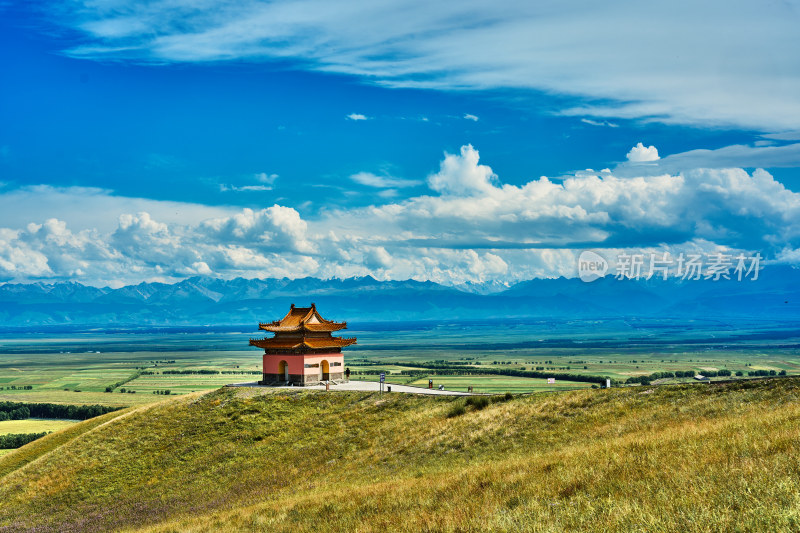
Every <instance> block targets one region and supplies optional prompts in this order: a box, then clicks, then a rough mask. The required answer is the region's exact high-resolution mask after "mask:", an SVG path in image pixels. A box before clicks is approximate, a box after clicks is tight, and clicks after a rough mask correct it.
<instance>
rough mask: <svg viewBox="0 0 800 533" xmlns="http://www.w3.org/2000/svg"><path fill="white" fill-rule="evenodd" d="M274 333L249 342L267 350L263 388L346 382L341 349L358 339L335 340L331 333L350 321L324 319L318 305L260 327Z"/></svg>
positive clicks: (293, 308) (292, 307) (291, 309)
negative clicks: (264, 386) (275, 385)
mask: <svg viewBox="0 0 800 533" xmlns="http://www.w3.org/2000/svg"><path fill="white" fill-rule="evenodd" d="M258 327H259V329H263V330H264V331H269V332H272V333H274V334H275V336H274V337H267V338H264V339H250V346H258V347H259V348H263V349H264V370H263V379H262V380H261V382H260V383H261V384H262V385H271V384H280V385H284V384H292V385H316V384H318V383H320V382H323V381H338V380H343V379H344V356H343V355H342V348H343V347H345V346H350V345H351V344H355V342H356V339H355V338H350V339H345V338H342V337H334V336H333V335H331V333H332V332H334V331H338V330H340V329H346V328H347V322H332V321H330V320H325V319H324V318H322V316H320V314H319V313H318V312H317V308H316V306H315V305H314V304H313V303H312V304H311V307H295V306H294V304H292V306H291V308H290V309H289V312H288V313H287V314H286V316H285V317H283V318H282V319H281V320H276V321H274V322H267V323H263V324H259V325H258Z"/></svg>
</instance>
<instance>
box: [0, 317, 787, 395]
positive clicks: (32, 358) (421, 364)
mask: <svg viewBox="0 0 800 533" xmlns="http://www.w3.org/2000/svg"><path fill="white" fill-rule="evenodd" d="M350 326H351V329H350V330H348V331H347V332H346V333H347V335H352V336H356V337H358V344H357V345H355V346H352V347H350V348H348V349H346V350H345V364H346V365H347V367H349V368H350V370H351V372H352V378H353V379H365V380H376V379H377V378H378V374H379V373H380V372H385V373H386V374H387V376H386V377H387V381H388V382H389V383H402V384H409V385H416V386H427V382H428V379H433V380H434V384H435V385H436V386H438V385H439V384H442V385H444V386H445V387H446V388H448V389H453V390H466V389H467V387H469V386H472V387H474V391H475V392H491V393H495V392H505V391H510V392H538V391H546V390H563V389H566V388H585V387H590V386H591V383H586V382H581V381H572V380H569V379H557V380H556V383H555V384H548V383H547V380H546V379H544V378H531V377H521V376H514V375H508V374H513V373H514V372H519V371H540V372H547V373H554V374H570V375H577V376H584V377H595V378H600V377H608V378H611V379H612V380H615V381H617V382H624V381H625V380H627V379H629V378H631V377H636V376H648V375H650V374H652V373H654V372H674V371H691V372H692V373H694V372H697V373H703V372H708V371H714V370H729V371H731V373H732V374H734V376H735V373H736V372H741V373H742V374H743V377H747V374H748V372H752V371H757V370H765V371H774V372H775V373H779V372H781V371H785V372H786V373H787V374H789V375H793V374H800V329H798V328H797V327H796V325H795V324H793V323H786V324H781V323H772V322H761V323H728V322H724V321H718V320H708V321H705V322H700V321H694V322H691V323H682V322H680V321H670V320H664V321H654V320H649V321H640V320H609V321H597V320H593V321H543V320H536V321H524V320H516V321H514V320H508V319H506V320H498V321H496V322H486V321H483V322H479V323H478V322H476V323H466V322H454V323H446V324H440V323H384V324H361V325H359V324H350ZM261 334H263V332H261ZM258 335H259V333H257V332H254V331H252V328H250V327H249V326H248V327H240V328H236V327H231V328H228V330H223V331H219V328H217V329H216V330H213V331H212V330H210V329H209V331H208V332H203V331H192V332H189V333H187V332H185V331H181V330H175V331H172V330H159V331H149V330H141V331H139V330H132V331H122V332H121V331H110V332H104V331H90V332H78V331H76V332H73V333H64V332H59V333H54V332H47V331H45V332H42V331H38V332H37V331H31V332H30V333H26V334H21V333H19V332H15V333H14V334H10V333H6V334H2V335H0V401H2V400H11V401H33V402H53V403H65V404H95V403H96V404H103V405H113V406H128V405H131V406H132V405H142V404H146V403H151V402H153V401H156V400H159V399H161V397H162V396H161V395H160V393H163V392H164V391H169V392H170V394H184V393H190V392H193V391H203V390H210V389H216V388H218V387H220V386H221V385H224V384H228V383H239V382H248V381H256V380H258V379H259V373H260V371H261V352H260V351H259V350H258V349H256V348H250V347H249V346H248V345H247V343H248V339H249V338H250V337H254V336H258ZM432 363H435V364H436V365H439V366H441V368H439V369H436V368H431V364H432ZM201 371H204V372H205V373H199V372H201ZM165 372H167V373H165ZM178 372H190V373H178ZM504 373H505V374H506V375H504ZM685 381H692V379H691V378H672V379H666V380H662V381H661V382H666V383H670V382H671V383H675V382H685ZM109 387H111V388H112V390H113V392H105V391H106V389H107V388H109ZM123 390H124V391H125V392H122V391H123Z"/></svg>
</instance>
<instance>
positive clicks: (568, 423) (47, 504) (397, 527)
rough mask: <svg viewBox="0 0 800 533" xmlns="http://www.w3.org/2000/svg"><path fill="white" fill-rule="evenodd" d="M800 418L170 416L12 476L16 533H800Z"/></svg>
mask: <svg viewBox="0 0 800 533" xmlns="http://www.w3.org/2000/svg"><path fill="white" fill-rule="evenodd" d="M798 400H800V379H798V378H779V379H771V380H750V381H738V382H733V383H725V384H716V385H715V384H710V385H709V384H703V385H675V386H665V387H630V388H619V389H610V390H602V389H586V390H581V391H568V392H563V393H556V394H535V395H519V396H514V397H511V398H508V397H506V396H498V397H495V398H492V400H491V401H489V402H486V405H483V406H477V405H474V404H467V403H466V400H465V399H464V398H452V397H429V396H419V395H402V394H389V395H383V396H382V397H379V396H378V395H377V394H376V393H356V392H330V393H326V392H324V391H307V390H299V389H298V390H287V389H253V388H224V389H221V390H218V391H211V392H207V393H194V394H187V395H183V396H180V397H174V398H166V399H164V398H162V401H161V402H159V403H155V404H152V405H147V406H140V407H136V408H130V409H127V410H123V411H119V412H114V413H109V414H107V415H102V416H101V417H98V419H91V420H87V421H85V422H81V423H79V424H76V425H74V426H71V427H70V428H67V429H65V430H63V431H61V432H57V433H53V434H51V435H48V436H47V437H44V438H42V439H40V440H38V441H35V442H33V443H30V444H28V445H26V446H25V447H23V448H20V449H19V450H16V451H14V452H12V453H10V454H6V455H5V456H4V457H2V458H0V502H2V503H1V504H0V531H58V532H69V531H87V530H92V531H108V530H124V531H148V532H172V531H181V532H205V531H223V532H225V531H276V532H282V531H363V532H373V531H375V532H378V531H453V532H454V531H547V532H551V531H552V532H556V531H559V532H560V531H603V532H606V531H754V532H755V531H758V532H761V531H774V532H781V531H797V530H798V528H800V499H799V497H798V492H797V478H798V475H800V459H798V457H800V454H798V453H797V452H798V449H797V443H798V442H799V441H800V402H798ZM457 408H460V409H457ZM454 413H459V414H454Z"/></svg>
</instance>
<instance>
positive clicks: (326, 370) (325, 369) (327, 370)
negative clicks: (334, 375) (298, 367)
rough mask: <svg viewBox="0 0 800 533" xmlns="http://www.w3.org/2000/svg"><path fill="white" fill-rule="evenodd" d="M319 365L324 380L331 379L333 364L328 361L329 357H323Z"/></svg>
mask: <svg viewBox="0 0 800 533" xmlns="http://www.w3.org/2000/svg"><path fill="white" fill-rule="evenodd" d="M319 366H320V369H321V370H322V381H328V380H329V379H331V365H330V364H329V363H328V361H327V359H323V360H322V363H320V365H319Z"/></svg>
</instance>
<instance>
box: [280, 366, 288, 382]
mask: <svg viewBox="0 0 800 533" xmlns="http://www.w3.org/2000/svg"><path fill="white" fill-rule="evenodd" d="M281 374H282V375H283V381H289V364H288V363H287V362H286V361H281V362H280V363H278V375H281Z"/></svg>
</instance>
